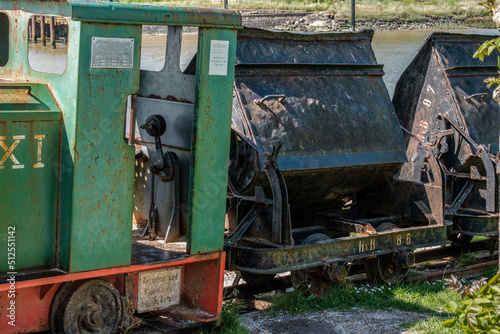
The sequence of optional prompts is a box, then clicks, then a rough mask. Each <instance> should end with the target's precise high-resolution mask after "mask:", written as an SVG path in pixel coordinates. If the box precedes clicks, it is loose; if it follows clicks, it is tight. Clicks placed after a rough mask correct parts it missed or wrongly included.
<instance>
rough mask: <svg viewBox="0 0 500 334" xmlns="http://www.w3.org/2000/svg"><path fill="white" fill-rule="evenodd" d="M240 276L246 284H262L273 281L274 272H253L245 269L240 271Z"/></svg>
mask: <svg viewBox="0 0 500 334" xmlns="http://www.w3.org/2000/svg"><path fill="white" fill-rule="evenodd" d="M241 278H243V280H244V281H245V282H247V284H248V285H251V286H264V285H269V284H270V283H271V282H272V281H273V279H274V274H254V273H249V272H247V271H241Z"/></svg>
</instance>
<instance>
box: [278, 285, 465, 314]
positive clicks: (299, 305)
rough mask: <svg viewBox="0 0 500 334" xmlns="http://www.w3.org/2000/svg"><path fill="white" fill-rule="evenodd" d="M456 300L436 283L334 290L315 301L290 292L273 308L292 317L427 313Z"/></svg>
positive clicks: (362, 286)
mask: <svg viewBox="0 0 500 334" xmlns="http://www.w3.org/2000/svg"><path fill="white" fill-rule="evenodd" d="M459 299H460V297H459V296H458V294H457V293H456V292H454V291H450V290H446V289H445V287H444V283H443V282H442V281H440V280H438V281H434V282H432V283H429V282H425V283H423V284H415V283H411V284H407V285H405V284H398V285H395V286H390V285H382V286H375V285H370V284H366V285H361V286H359V287H355V288H351V289H345V288H344V287H342V286H339V287H334V288H333V289H332V291H331V292H330V294H329V295H328V296H327V297H325V298H316V297H314V296H310V295H307V294H305V293H303V292H302V291H292V292H290V293H287V294H285V295H280V296H278V298H277V300H275V301H274V304H273V308H276V309H280V310H285V311H288V312H290V313H293V314H297V313H303V312H305V311H318V310H325V309H341V310H343V309H351V308H354V307H359V308H364V309H380V308H394V309H399V310H403V311H411V312H419V313H428V312H431V313H432V312H436V313H437V312H442V311H443V310H444V308H443V306H442V305H445V304H446V302H447V301H448V300H456V301H458V300H459Z"/></svg>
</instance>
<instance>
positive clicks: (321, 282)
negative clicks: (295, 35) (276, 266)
mask: <svg viewBox="0 0 500 334" xmlns="http://www.w3.org/2000/svg"><path fill="white" fill-rule="evenodd" d="M323 240H330V238H329V237H328V236H327V235H325V234H322V233H316V234H312V235H310V236H308V237H307V238H305V239H304V241H302V243H301V245H313V244H316V243H318V242H320V241H323ZM345 276H347V272H346V269H345V267H344V266H342V265H337V264H329V265H325V266H322V267H315V268H308V269H301V270H294V271H292V274H291V280H292V284H293V286H294V288H295V289H296V290H304V291H306V292H308V293H311V294H313V295H316V296H320V297H322V296H325V295H327V294H328V293H329V292H330V289H331V288H332V286H333V284H335V283H336V282H338V281H342V280H343V279H345Z"/></svg>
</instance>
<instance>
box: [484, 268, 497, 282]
mask: <svg viewBox="0 0 500 334" xmlns="http://www.w3.org/2000/svg"><path fill="white" fill-rule="evenodd" d="M497 273H498V267H497V266H489V267H488V269H486V270H485V271H484V277H487V278H488V279H489V280H490V279H492V278H493V276H495V275H496V274H497Z"/></svg>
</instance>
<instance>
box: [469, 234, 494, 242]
mask: <svg viewBox="0 0 500 334" xmlns="http://www.w3.org/2000/svg"><path fill="white" fill-rule="evenodd" d="M488 239H490V237H485V236H482V235H475V236H473V237H472V240H471V242H474V241H481V240H488Z"/></svg>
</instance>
